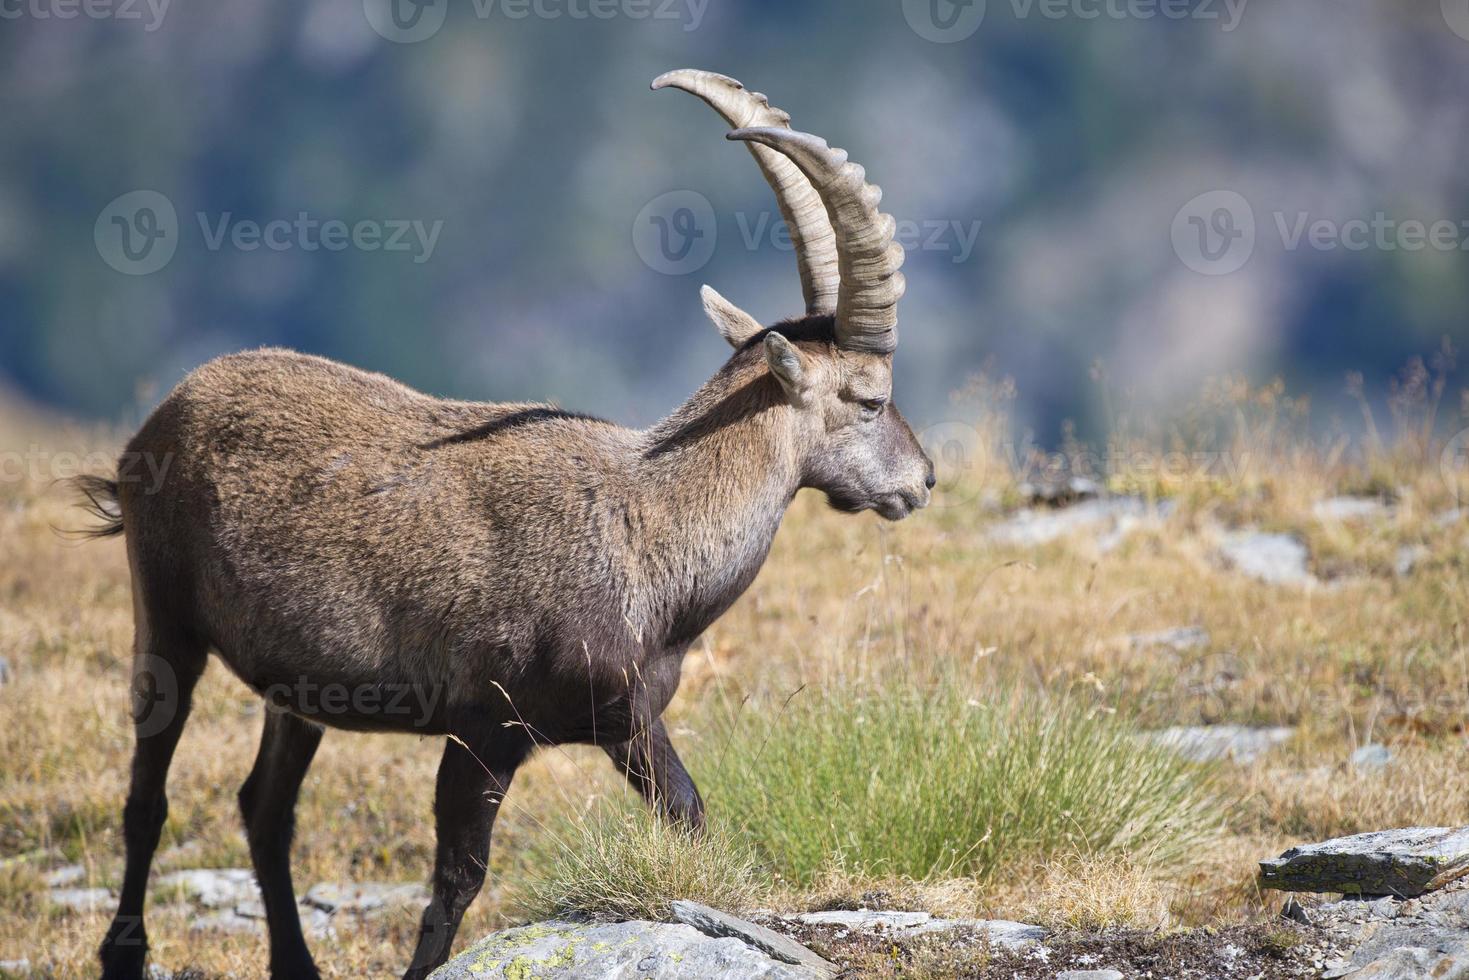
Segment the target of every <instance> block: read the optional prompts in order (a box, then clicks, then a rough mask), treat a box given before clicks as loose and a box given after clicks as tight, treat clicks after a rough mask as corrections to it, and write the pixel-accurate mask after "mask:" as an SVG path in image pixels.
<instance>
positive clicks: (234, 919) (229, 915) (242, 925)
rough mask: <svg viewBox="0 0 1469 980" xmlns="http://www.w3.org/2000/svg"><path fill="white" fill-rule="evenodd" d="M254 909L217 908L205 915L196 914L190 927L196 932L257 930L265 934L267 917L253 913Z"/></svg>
mask: <svg viewBox="0 0 1469 980" xmlns="http://www.w3.org/2000/svg"><path fill="white" fill-rule="evenodd" d="M253 911H254V910H253V909H247V910H246V911H243V912H242V911H239V910H237V909H232V908H230V909H216V910H214V911H213V912H206V913H204V914H203V915H196V916H194V917H193V918H192V919H190V920H189V928H190V929H192V930H194V931H195V932H228V933H241V932H255V933H260V934H261V935H264V934H265V919H264V918H263V917H261V916H257V915H253V914H251V913H252V912H253Z"/></svg>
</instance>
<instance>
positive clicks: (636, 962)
mask: <svg viewBox="0 0 1469 980" xmlns="http://www.w3.org/2000/svg"><path fill="white" fill-rule="evenodd" d="M815 976H817V974H815V973H813V972H812V971H810V970H808V969H806V968H804V967H799V966H794V965H792V964H790V963H782V962H780V961H779V960H776V959H772V958H771V957H770V956H768V955H766V954H765V953H763V952H761V951H760V950H758V949H756V948H754V947H753V946H751V945H749V944H748V943H745V942H743V941H742V940H739V939H733V938H721V939H716V938H713V937H711V936H706V935H705V934H704V933H702V932H700V931H699V930H697V929H695V928H693V927H692V926H687V925H684V924H683V923H681V922H680V923H662V922H560V921H553V922H542V923H537V924H535V925H529V926H522V927H520V928H518V929H507V930H505V931H503V932H497V933H494V934H493V935H490V936H488V937H486V938H485V939H482V940H480V941H479V942H478V943H476V944H475V945H474V946H472V947H471V948H470V949H468V950H466V951H465V952H463V953H461V954H460V955H458V956H456V957H455V958H454V959H452V960H450V961H449V962H448V963H445V964H444V965H443V966H441V967H439V968H438V969H437V970H435V971H434V972H433V974H432V980H471V978H474V980H487V978H489V980H494V978H503V980H521V978H525V977H536V978H538V980H602V978H604V977H628V978H634V977H657V978H659V980H736V978H741V980H743V978H747V977H748V978H753V980H811V978H813V977H815Z"/></svg>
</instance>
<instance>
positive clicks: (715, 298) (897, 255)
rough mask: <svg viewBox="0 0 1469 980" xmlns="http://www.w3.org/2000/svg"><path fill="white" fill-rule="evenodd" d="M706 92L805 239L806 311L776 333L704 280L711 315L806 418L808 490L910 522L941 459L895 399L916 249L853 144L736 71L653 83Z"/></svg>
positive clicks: (681, 74) (796, 237)
mask: <svg viewBox="0 0 1469 980" xmlns="http://www.w3.org/2000/svg"><path fill="white" fill-rule="evenodd" d="M669 86H672V87H674V88H680V89H683V90H684V91H686V92H691V93H693V94H694V95H697V96H699V97H700V98H701V99H703V100H704V101H705V102H707V103H708V104H709V105H710V106H712V107H713V108H714V110H715V111H716V112H718V113H719V114H720V115H721V116H723V117H724V119H725V120H726V121H727V122H728V123H729V124H730V125H731V126H733V127H735V130H734V131H733V132H731V133H729V135H728V138H729V139H732V140H741V141H744V142H745V143H746V144H747V145H748V146H749V148H750V152H751V153H752V154H754V156H755V162H756V163H757V164H759V166H760V170H761V171H762V172H763V173H764V174H765V179H766V180H767V181H768V182H769V183H770V186H771V188H772V189H773V190H774V191H775V196H776V200H777V201H778V202H779V204H780V210H781V214H782V215H783V216H784V217H785V220H786V223H787V225H789V227H790V232H791V241H792V243H793V245H794V246H795V253H796V264H797V268H798V270H799V272H800V276H801V290H802V292H803V293H804V294H805V298H806V315H805V316H804V317H799V318H795V319H792V320H788V321H785V322H783V323H781V324H777V325H776V326H774V327H771V328H769V329H767V328H765V327H762V326H761V325H760V323H759V322H758V321H756V320H755V319H754V317H752V316H750V315H749V314H748V313H746V312H745V311H744V310H741V309H740V308H739V307H737V306H735V305H734V304H733V303H731V302H730V301H729V300H727V299H725V298H724V297H723V296H720V295H719V294H718V293H717V292H715V291H714V290H713V289H711V288H710V287H708V286H705V287H704V290H703V298H704V309H705V311H706V312H708V314H709V318H710V319H711V320H713V321H714V325H715V326H716V327H718V328H719V332H720V334H722V335H723V336H724V339H725V340H727V341H729V343H730V344H731V345H732V346H733V347H734V348H735V349H736V350H748V349H750V348H752V347H753V345H756V344H759V345H760V347H761V349H762V350H763V354H764V359H765V363H766V366H767V367H768V368H769V371H770V373H771V375H773V376H774V377H775V379H776V380H777V381H778V382H779V384H780V387H781V388H782V389H783V390H784V392H785V396H786V398H787V399H788V400H789V402H790V404H791V405H792V406H793V408H794V409H795V411H796V412H797V415H798V417H799V418H800V421H801V425H800V430H801V432H802V439H801V443H802V444H801V445H800V446H799V447H798V451H799V452H800V455H801V466H802V472H803V477H802V485H803V486H809V487H814V488H816V489H818V490H821V491H823V492H824V493H826V495H827V498H828V499H829V500H830V501H831V503H832V506H834V507H836V508H837V509H839V510H844V511H859V510H875V511H877V512H878V513H879V514H881V515H882V516H883V517H886V518H887V519H889V520H899V519H901V518H903V517H906V516H908V514H909V513H911V512H912V511H914V510H916V509H918V508H920V507H924V506H927V504H928V501H929V493H930V490H931V489H932V488H933V485H934V470H933V462H932V461H931V460H930V459H929V458H928V456H927V455H925V454H924V452H923V449H922V447H920V446H919V444H918V439H917V438H916V437H915V436H914V435H913V430H912V429H911V428H909V426H908V422H907V420H906V419H904V418H903V416H902V414H901V413H900V412H899V411H898V409H897V406H896V405H895V404H893V400H892V380H893V372H892V365H893V351H894V350H895V349H896V348H897V346H898V335H897V322H898V312H897V310H898V300H899V299H900V298H901V297H902V295H903V286H904V283H903V274H902V273H901V272H899V271H898V269H899V267H900V266H901V265H902V264H903V247H902V246H901V245H899V244H898V243H897V242H896V241H894V237H893V236H894V230H895V223H894V221H893V218H892V216H891V215H887V214H882V213H880V212H879V211H878V209H877V206H878V204H879V202H881V200H882V191H881V190H880V189H879V188H877V187H876V186H874V185H872V184H868V183H867V182H866V174H865V173H864V171H863V169H862V168H861V167H860V166H858V165H857V164H855V163H850V162H848V160H847V154H846V152H845V151H844V150H838V149H833V148H832V147H830V146H828V145H827V143H826V141H825V140H823V139H821V138H819V137H817V136H812V135H810V134H809V133H802V132H797V131H796V130H793V129H791V127H790V121H791V117H790V116H789V115H788V114H787V113H785V112H783V111H781V110H780V109H776V108H774V107H773V106H771V105H770V102H769V100H768V99H766V97H765V96H763V95H760V94H759V93H757V92H750V91H747V90H746V89H745V87H744V86H743V85H741V84H740V83H739V82H737V81H735V80H734V79H732V78H727V77H725V76H724V75H717V74H715V73H713V72H706V71H697V70H694V69H689V68H685V69H680V70H678V71H672V72H669V73H667V74H665V75H662V76H660V77H659V78H657V79H656V80H655V81H654V82H653V88H655V89H660V88H665V87H669Z"/></svg>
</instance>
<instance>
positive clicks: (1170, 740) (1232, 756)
mask: <svg viewBox="0 0 1469 980" xmlns="http://www.w3.org/2000/svg"><path fill="white" fill-rule="evenodd" d="M1148 734H1149V737H1151V738H1152V740H1153V741H1154V742H1156V743H1158V744H1159V745H1162V746H1164V747H1165V748H1169V749H1172V750H1173V751H1175V752H1177V753H1178V754H1179V755H1181V756H1183V757H1184V758H1186V759H1188V760H1189V761H1191V762H1215V761H1218V760H1221V759H1227V760H1229V761H1231V762H1237V763H1239V764H1240V765H1249V764H1251V763H1253V762H1255V761H1256V760H1257V759H1259V758H1260V757H1261V756H1263V755H1264V754H1265V753H1267V752H1269V751H1270V750H1271V749H1273V748H1275V747H1276V746H1277V745H1280V744H1282V743H1284V742H1287V741H1289V740H1290V737H1291V736H1292V735H1294V734H1295V729H1294V728H1250V727H1248V726H1245V725H1200V726H1194V727H1179V728H1164V729H1162V730H1160V731H1156V732H1149V733H1148Z"/></svg>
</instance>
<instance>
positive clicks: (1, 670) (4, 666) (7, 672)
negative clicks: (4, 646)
mask: <svg viewBox="0 0 1469 980" xmlns="http://www.w3.org/2000/svg"><path fill="white" fill-rule="evenodd" d="M13 676H15V675H14V673H13V672H12V671H11V669H10V661H9V660H6V659H5V658H4V657H0V685H4V684H9V683H10V679H11V678H12V677H13ZM27 968H28V969H29V967H27Z"/></svg>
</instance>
